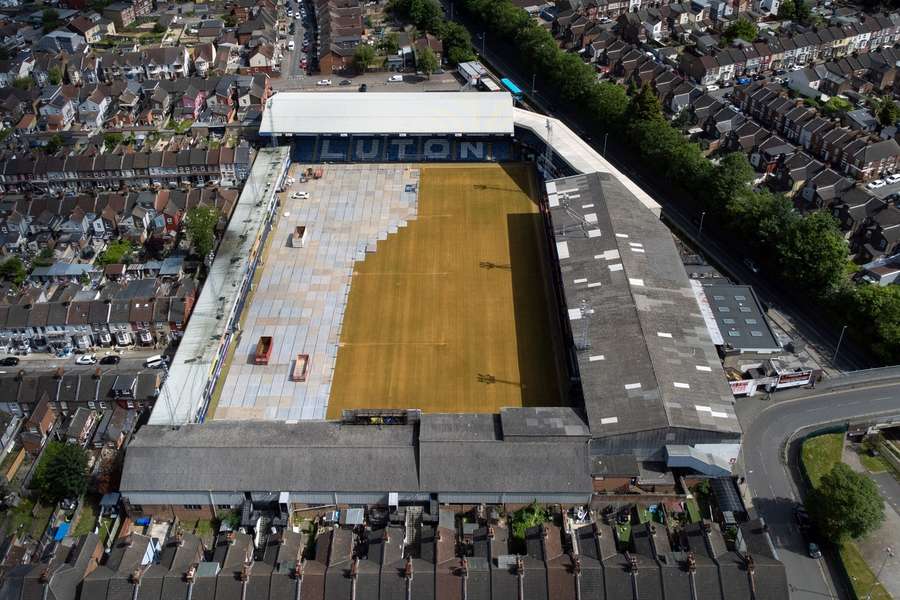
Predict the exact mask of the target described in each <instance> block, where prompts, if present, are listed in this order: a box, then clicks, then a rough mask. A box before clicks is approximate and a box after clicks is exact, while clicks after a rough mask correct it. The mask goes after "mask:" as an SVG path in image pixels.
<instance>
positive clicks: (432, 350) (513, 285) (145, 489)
mask: <svg viewBox="0 0 900 600" xmlns="http://www.w3.org/2000/svg"><path fill="white" fill-rule="evenodd" d="M260 134H261V135H262V136H264V137H265V138H266V139H268V140H270V144H269V147H267V148H264V149H262V150H260V152H259V153H258V156H257V158H256V161H255V163H254V165H253V169H252V171H251V174H250V178H249V180H248V182H247V184H246V186H245V189H244V191H243V192H242V195H241V198H240V199H239V201H238V207H237V208H236V210H235V214H234V217H233V218H232V219H231V221H230V223H229V226H228V229H227V231H226V233H225V236H224V238H223V240H222V242H221V245H220V248H219V250H218V253H217V256H216V259H215V261H214V263H213V265H212V267H211V269H210V275H209V278H208V281H207V283H206V285H205V287H204V289H203V291H202V293H201V296H200V298H199V299H198V302H197V307H196V308H195V312H194V317H192V320H191V322H190V323H189V325H188V327H187V330H186V332H185V335H184V338H183V340H182V342H181V345H180V347H179V349H178V351H177V353H176V355H175V357H174V360H173V363H172V365H171V367H170V373H169V377H168V379H167V381H166V384H165V386H164V388H163V391H162V393H161V396H160V400H159V401H158V402H157V404H156V407H155V409H154V411H153V414H152V415H151V417H150V421H149V424H148V425H147V426H145V427H144V428H143V429H142V430H141V432H140V433H139V434H138V436H137V437H136V438H135V439H134V441H133V442H132V443H131V444H130V446H129V449H128V452H127V455H126V463H125V473H124V476H123V480H122V485H121V490H122V494H123V496H124V497H125V498H126V499H127V500H128V502H129V503H130V505H131V507H132V511H133V512H135V513H137V514H141V513H143V514H148V515H152V514H156V513H160V512H162V513H175V514H185V515H188V516H194V518H199V517H200V516H204V515H207V516H208V515H215V514H216V511H217V510H218V509H221V508H222V507H228V506H238V505H240V504H241V502H243V501H244V499H246V498H253V499H254V501H256V500H258V499H259V500H263V499H267V498H268V499H272V501H273V502H274V501H275V500H277V501H278V502H279V503H283V504H284V505H285V506H288V505H289V506H292V507H304V506H317V505H336V506H357V505H365V506H377V505H388V503H392V504H396V503H398V502H399V503H426V504H427V503H428V502H438V503H452V504H476V505H477V504H481V503H502V504H522V503H528V502H531V501H532V500H537V501H540V502H548V503H551V502H552V503H559V504H564V505H572V504H578V503H581V504H588V503H589V502H590V500H591V498H592V494H593V492H594V490H595V488H596V485H597V481H598V478H599V479H603V478H604V477H613V476H617V475H623V476H624V473H611V472H609V468H610V467H609V466H608V465H609V464H616V462H615V460H614V459H611V462H610V460H607V459H608V458H610V457H628V458H629V460H631V461H635V460H636V461H652V462H653V464H658V465H659V464H661V465H662V466H663V467H664V468H669V469H671V468H679V469H686V470H688V471H692V472H696V473H698V474H702V475H707V476H723V475H729V474H730V472H731V464H733V462H734V460H735V458H736V456H737V453H738V451H739V448H740V440H741V430H740V426H739V424H738V421H737V419H736V417H735V413H734V409H733V402H732V395H731V392H730V389H729V387H728V385H727V382H726V379H725V376H724V373H723V371H722V367H721V364H720V361H719V358H718V355H717V353H716V349H715V346H714V345H713V342H712V339H711V337H710V334H709V332H708V329H707V326H706V323H705V321H704V318H703V315H702V314H701V310H700V307H699V306H698V300H697V296H696V294H697V290H696V289H694V288H693V287H692V285H691V283H690V281H689V280H688V278H687V275H686V274H685V271H684V268H683V266H682V264H681V261H680V258H679V255H678V252H677V250H676V247H675V243H674V241H673V238H672V235H671V233H670V232H669V231H668V229H667V228H666V227H665V226H664V225H663V224H662V223H661V222H660V220H659V215H660V208H659V206H658V205H657V204H656V203H655V202H654V201H653V200H652V199H651V198H650V197H649V196H647V195H646V193H644V192H643V191H642V190H640V188H638V187H637V186H635V185H634V184H633V183H632V182H631V181H630V180H628V179H627V178H626V177H625V176H623V175H622V174H621V173H620V172H618V171H617V170H616V169H615V168H614V167H613V166H612V165H610V164H609V163H608V162H607V161H606V160H605V159H604V158H603V157H602V156H600V155H599V154H598V153H596V152H595V151H594V150H593V149H592V148H591V147H590V146H589V145H587V144H586V143H584V142H583V141H582V140H581V139H580V138H579V137H578V136H577V135H576V134H575V133H574V132H573V131H571V130H570V129H569V128H568V127H567V126H566V125H565V124H563V123H562V122H560V121H558V120H556V119H553V118H548V117H545V116H543V115H539V114H536V113H532V112H528V111H526V110H523V109H519V108H515V107H514V105H513V101H512V98H511V97H510V95H509V94H507V93H503V92H496V93H475V92H471V93H443V92H437V93H381V94H348V93H331V92H315V93H312V92H308V93H304V92H296V93H292V92H282V93H279V94H277V95H275V96H273V97H272V98H271V99H270V100H269V101H268V104H267V106H266V109H265V111H264V113H263V117H262V126H261V129H260ZM601 457H602V458H603V460H602V461H601V460H600V458H601ZM601 462H602V463H603V464H604V466H603V467H602V468H601V467H600V466H599V465H600V464H601Z"/></svg>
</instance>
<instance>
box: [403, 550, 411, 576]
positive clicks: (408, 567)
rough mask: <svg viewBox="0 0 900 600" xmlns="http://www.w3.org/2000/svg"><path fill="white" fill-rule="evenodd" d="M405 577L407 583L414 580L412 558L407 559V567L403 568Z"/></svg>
mask: <svg viewBox="0 0 900 600" xmlns="http://www.w3.org/2000/svg"><path fill="white" fill-rule="evenodd" d="M403 577H404V578H405V579H406V580H407V581H409V580H410V579H412V578H413V564H412V558H410V557H409V556H407V557H406V565H405V566H404V567H403Z"/></svg>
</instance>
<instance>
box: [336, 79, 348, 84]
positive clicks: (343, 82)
mask: <svg viewBox="0 0 900 600" xmlns="http://www.w3.org/2000/svg"><path fill="white" fill-rule="evenodd" d="M350 83H351V82H350V80H349V79H341V82H340V83H339V84H338V85H350Z"/></svg>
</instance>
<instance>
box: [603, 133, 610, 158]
mask: <svg viewBox="0 0 900 600" xmlns="http://www.w3.org/2000/svg"><path fill="white" fill-rule="evenodd" d="M607 139H609V132H608V131H607V132H606V133H604V134H603V158H606V140H607Z"/></svg>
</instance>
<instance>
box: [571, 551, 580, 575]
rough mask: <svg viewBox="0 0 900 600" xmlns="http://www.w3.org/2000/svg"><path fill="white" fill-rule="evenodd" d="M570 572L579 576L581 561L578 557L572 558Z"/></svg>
mask: <svg viewBox="0 0 900 600" xmlns="http://www.w3.org/2000/svg"><path fill="white" fill-rule="evenodd" d="M572 572H573V573H575V575H576V576H577V575H581V559H580V558H578V555H577V554H576V555H574V556H572Z"/></svg>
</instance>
